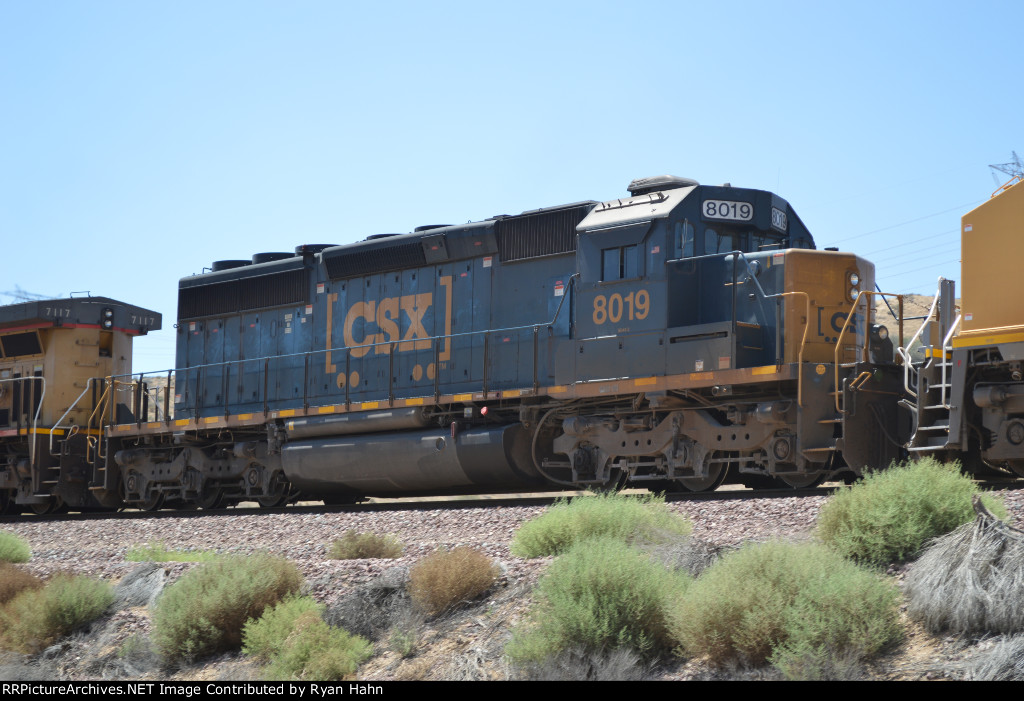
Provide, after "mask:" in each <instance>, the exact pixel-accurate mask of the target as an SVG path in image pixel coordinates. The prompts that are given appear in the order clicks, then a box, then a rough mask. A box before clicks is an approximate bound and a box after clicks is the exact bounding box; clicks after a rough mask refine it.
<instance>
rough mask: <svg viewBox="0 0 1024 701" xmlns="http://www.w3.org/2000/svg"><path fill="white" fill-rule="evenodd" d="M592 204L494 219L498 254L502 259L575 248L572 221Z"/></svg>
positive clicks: (523, 257) (506, 259) (577, 219)
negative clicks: (495, 221)
mask: <svg viewBox="0 0 1024 701" xmlns="http://www.w3.org/2000/svg"><path fill="white" fill-rule="evenodd" d="M592 208H593V204H590V203H587V204H585V205H580V206H577V207H568V208H565V209H557V210H554V211H547V212H537V213H536V214H524V215H521V216H518V217H509V218H508V219H502V220H500V221H498V223H497V236H498V255H499V256H501V260H502V261H503V262H507V261H513V260H524V259H526V258H537V257H540V256H553V255H558V254H561V253H572V252H573V251H575V250H576V225H577V224H579V223H580V222H581V221H583V218H584V217H586V216H587V213H588V212H589V211H590V210H591V209H592Z"/></svg>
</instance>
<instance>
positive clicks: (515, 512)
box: [3, 489, 1024, 601]
mask: <svg viewBox="0 0 1024 701" xmlns="http://www.w3.org/2000/svg"><path fill="white" fill-rule="evenodd" d="M1002 494H1003V496H1004V499H1005V501H1006V505H1007V508H1008V510H1009V512H1010V522H1011V524H1012V525H1015V526H1017V527H1022V526H1024V489H1017V490H1007V491H1004V492H1002ZM826 499H827V497H824V496H812V497H789V498H787V497H774V498H751V499H723V500H699V501H677V502H673V503H671V504H670V505H669V508H670V509H671V510H673V511H676V512H678V513H681V514H684V515H686V516H688V517H689V518H690V519H691V520H692V521H693V522H694V536H695V537H696V538H697V539H699V540H701V541H705V542H707V543H710V544H712V545H718V546H735V545H739V544H740V543H742V542H744V541H748V540H768V539H771V538H806V537H810V533H811V531H812V529H813V527H814V523H815V521H816V519H817V516H818V513H819V512H820V510H821V507H822V506H823V505H824V503H825V500H826ZM543 510H544V507H540V506H522V507H520V506H501V507H490V508H467V509H441V510H436V511H435V510H423V509H396V510H394V511H377V512H372V513H371V512H361V513H345V512H340V513H339V512H334V513H319V514H317V513H314V514H311V513H287V512H285V513H272V514H271V513H268V514H255V515H238V516H232V517H225V516H223V515H220V516H205V517H204V516H197V515H195V514H194V513H192V514H189V515H188V516H187V517H182V518H175V517H163V518H159V519H116V518H111V519H104V520H90V521H73V522H67V521H63V522H61V521H44V520H41V519H28V520H26V521H25V522H24V523H17V524H7V525H4V526H3V529H4V530H7V531H12V532H14V533H17V534H18V535H20V536H22V537H23V538H25V539H26V540H27V541H28V543H29V545H30V547H31V548H32V560H31V561H30V562H29V563H28V564H27V565H25V568H26V569H28V570H29V571H31V572H33V573H35V574H38V575H41V576H48V575H50V574H52V573H54V572H57V571H73V572H77V573H82V574H89V575H93V576H100V577H103V578H107V579H112V580H116V579H119V578H120V577H122V576H123V575H124V574H125V573H126V572H128V571H129V570H130V569H132V568H133V567H134V566H135V565H136V563H134V562H128V561H126V560H125V553H126V552H127V551H128V549H129V548H131V547H134V546H140V545H146V544H148V543H162V544H163V545H164V546H165V547H166V548H168V549H172V550H214V551H217V552H221V553H227V552H240V553H245V552H253V551H256V550H266V551H269V552H272V553H275V554H279V555H283V556H285V557H288V558H289V559H291V560H293V561H294V562H296V563H297V565H298V566H299V568H300V569H301V570H302V572H303V574H304V575H305V576H306V578H307V581H308V582H309V584H310V588H311V591H312V593H313V594H314V595H316V596H317V597H318V598H321V599H323V600H325V601H330V600H331V599H333V598H334V595H335V593H336V592H337V591H339V589H344V588H345V587H346V585H351V584H356V583H360V582H364V581H367V580H368V579H370V578H372V577H374V576H376V575H378V574H380V572H382V571H383V570H384V569H386V568H388V567H390V566H392V565H394V564H399V563H404V564H411V563H412V562H414V561H415V560H417V559H418V558H420V557H422V556H424V555H426V554H429V553H430V552H432V551H433V550H434V549H436V548H438V547H447V548H451V547H456V546H460V545H470V546H474V547H477V548H480V549H481V550H483V551H484V552H486V553H487V554H488V555H489V556H491V557H493V558H495V559H497V560H498V561H500V562H501V563H502V565H503V566H504V567H505V568H506V569H507V578H508V580H510V581H516V580H521V579H523V578H527V579H532V578H533V577H535V576H536V575H537V570H538V569H539V568H543V567H544V566H545V565H546V563H547V562H548V561H549V560H548V559H547V558H542V559H540V560H533V561H530V560H523V559H521V558H517V557H514V556H513V555H512V554H511V552H510V551H509V543H510V542H511V540H512V537H513V536H514V534H515V532H516V530H517V529H518V528H519V527H520V526H521V525H522V524H523V522H525V521H527V520H529V519H531V518H533V517H534V516H537V515H538V514H540V513H541V512H542V511H543ZM350 529H351V530H356V531H361V532H374V533H379V534H391V535H394V536H396V537H397V538H398V539H399V540H400V541H401V542H402V543H403V544H404V546H405V551H404V553H403V556H402V558H400V559H399V560H398V561H395V560H328V559H327V558H326V554H327V546H328V544H329V543H331V542H332V541H333V540H334V539H336V538H339V537H341V535H342V534H343V533H344V532H345V531H347V530H350ZM191 566H192V565H190V564H176V563H168V567H169V568H170V569H171V570H172V574H178V573H180V571H183V570H185V569H187V568H189V567H191Z"/></svg>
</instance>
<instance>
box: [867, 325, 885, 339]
mask: <svg viewBox="0 0 1024 701" xmlns="http://www.w3.org/2000/svg"><path fill="white" fill-rule="evenodd" d="M871 331H872V333H874V334H875V338H877V339H878V340H879V341H884V340H885V339H887V338H889V329H887V328H886V327H884V326H882V325H881V324H875V325H874V326H873V327H872V328H871Z"/></svg>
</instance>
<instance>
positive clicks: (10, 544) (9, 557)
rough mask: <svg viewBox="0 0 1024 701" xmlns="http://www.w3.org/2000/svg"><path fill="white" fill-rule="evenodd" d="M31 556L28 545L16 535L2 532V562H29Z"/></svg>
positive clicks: (0, 551)
mask: <svg viewBox="0 0 1024 701" xmlns="http://www.w3.org/2000/svg"><path fill="white" fill-rule="evenodd" d="M31 555H32V552H31V551H30V550H29V548H28V543H26V542H25V541H24V540H22V539H21V538H19V537H18V536H17V535H15V534H14V533H8V532H7V531H0V562H28V559H29V557H30V556H31Z"/></svg>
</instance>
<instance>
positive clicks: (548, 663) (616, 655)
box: [516, 648, 651, 682]
mask: <svg viewBox="0 0 1024 701" xmlns="http://www.w3.org/2000/svg"><path fill="white" fill-rule="evenodd" d="M516 671H517V673H518V675H517V678H519V679H522V680H524V681H554V682H640V681H645V680H648V679H650V678H651V675H650V668H649V667H648V665H647V664H645V663H644V662H643V661H642V660H641V658H640V655H639V654H638V653H637V652H636V651H634V650H630V649H628V648H616V649H614V650H609V651H607V652H595V651H593V650H581V649H576V648H573V649H570V650H566V651H564V652H562V653H559V654H558V655H555V656H554V657H546V658H544V659H543V660H541V661H539V662H527V663H524V664H523V665H522V666H521V667H519V668H517V670H516Z"/></svg>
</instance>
